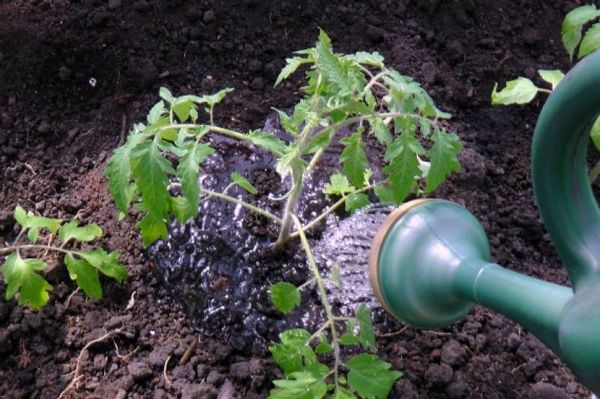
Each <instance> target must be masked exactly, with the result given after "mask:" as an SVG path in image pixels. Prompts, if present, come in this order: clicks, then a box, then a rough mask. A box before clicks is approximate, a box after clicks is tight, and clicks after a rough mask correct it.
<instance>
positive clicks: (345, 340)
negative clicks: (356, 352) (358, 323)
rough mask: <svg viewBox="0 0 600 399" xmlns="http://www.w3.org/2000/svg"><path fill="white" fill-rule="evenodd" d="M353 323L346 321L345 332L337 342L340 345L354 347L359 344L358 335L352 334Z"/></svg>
mask: <svg viewBox="0 0 600 399" xmlns="http://www.w3.org/2000/svg"><path fill="white" fill-rule="evenodd" d="M354 327H355V325H354V321H353V320H352V319H351V320H348V321H346V331H345V332H344V333H343V334H342V335H341V336H340V339H339V342H340V344H341V345H346V346H350V345H356V344H360V343H361V339H360V337H359V336H358V335H356V334H355V333H354Z"/></svg>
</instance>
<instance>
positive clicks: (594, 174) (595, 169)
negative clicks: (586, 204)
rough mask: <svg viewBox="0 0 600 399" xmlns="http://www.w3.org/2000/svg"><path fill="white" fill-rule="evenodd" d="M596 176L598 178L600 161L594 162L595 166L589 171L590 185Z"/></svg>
mask: <svg viewBox="0 0 600 399" xmlns="http://www.w3.org/2000/svg"><path fill="white" fill-rule="evenodd" d="M598 176H600V161H598V162H596V165H594V167H593V168H592V170H591V171H590V177H589V178H590V184H591V183H593V182H595V181H596V179H598Z"/></svg>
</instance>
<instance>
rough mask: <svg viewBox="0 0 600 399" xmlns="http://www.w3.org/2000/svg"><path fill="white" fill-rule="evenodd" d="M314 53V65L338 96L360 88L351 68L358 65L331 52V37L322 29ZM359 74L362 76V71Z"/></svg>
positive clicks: (346, 94)
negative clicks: (315, 56)
mask: <svg viewBox="0 0 600 399" xmlns="http://www.w3.org/2000/svg"><path fill="white" fill-rule="evenodd" d="M316 53H317V59H316V61H315V65H316V66H317V68H318V69H319V71H320V72H321V74H322V75H323V77H324V78H325V79H326V80H327V81H328V82H329V83H331V85H332V87H333V88H334V90H335V91H336V92H337V94H338V97H345V96H348V95H351V94H352V93H353V92H354V91H357V90H359V89H361V87H360V81H358V80H357V74H355V73H353V72H352V68H354V69H358V67H356V65H355V64H354V63H352V62H348V60H345V59H344V58H342V57H340V56H337V55H335V54H334V53H333V51H332V49H331V39H329V36H327V34H326V33H325V32H324V31H322V30H321V31H320V35H319V42H318V43H317V45H316ZM343 61H346V62H343ZM359 72H360V71H359ZM360 76H361V77H363V75H362V73H360ZM363 79H364V77H363Z"/></svg>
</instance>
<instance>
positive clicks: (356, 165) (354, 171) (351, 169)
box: [340, 130, 369, 188]
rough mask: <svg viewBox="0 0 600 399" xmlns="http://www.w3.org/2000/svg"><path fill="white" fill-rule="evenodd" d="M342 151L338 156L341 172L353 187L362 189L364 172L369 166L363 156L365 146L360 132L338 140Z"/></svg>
mask: <svg viewBox="0 0 600 399" xmlns="http://www.w3.org/2000/svg"><path fill="white" fill-rule="evenodd" d="M340 143H341V144H343V145H344V146H345V147H344V150H343V151H342V153H341V155H340V162H341V164H342V170H343V172H344V174H345V175H346V177H348V180H350V183H352V185H353V186H354V187H357V188H362V187H363V186H364V182H365V170H366V169H367V166H368V164H369V162H368V160H367V155H366V154H365V150H364V147H365V144H364V143H363V141H362V132H361V131H360V130H357V131H356V132H354V133H352V134H351V135H350V136H348V137H345V138H343V139H342V140H340Z"/></svg>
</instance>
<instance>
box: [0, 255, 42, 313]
mask: <svg viewBox="0 0 600 399" xmlns="http://www.w3.org/2000/svg"><path fill="white" fill-rule="evenodd" d="M0 267H1V268H2V275H3V276H4V282H5V283H6V293H5V297H6V299H7V300H9V299H12V298H13V297H14V296H15V294H16V293H17V292H18V293H19V305H28V306H30V307H31V308H33V309H40V308H42V307H43V306H44V305H45V304H46V303H47V302H48V299H49V295H48V292H49V291H51V290H52V286H51V285H50V284H48V282H47V281H46V280H45V279H44V278H43V277H42V276H40V275H39V274H38V273H37V272H38V271H41V270H45V269H46V268H47V267H48V265H47V264H46V263H44V262H43V261H41V260H39V259H22V258H21V257H20V256H19V254H18V253H13V254H10V255H8V256H7V257H6V261H5V262H4V264H3V265H2V266H0Z"/></svg>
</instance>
